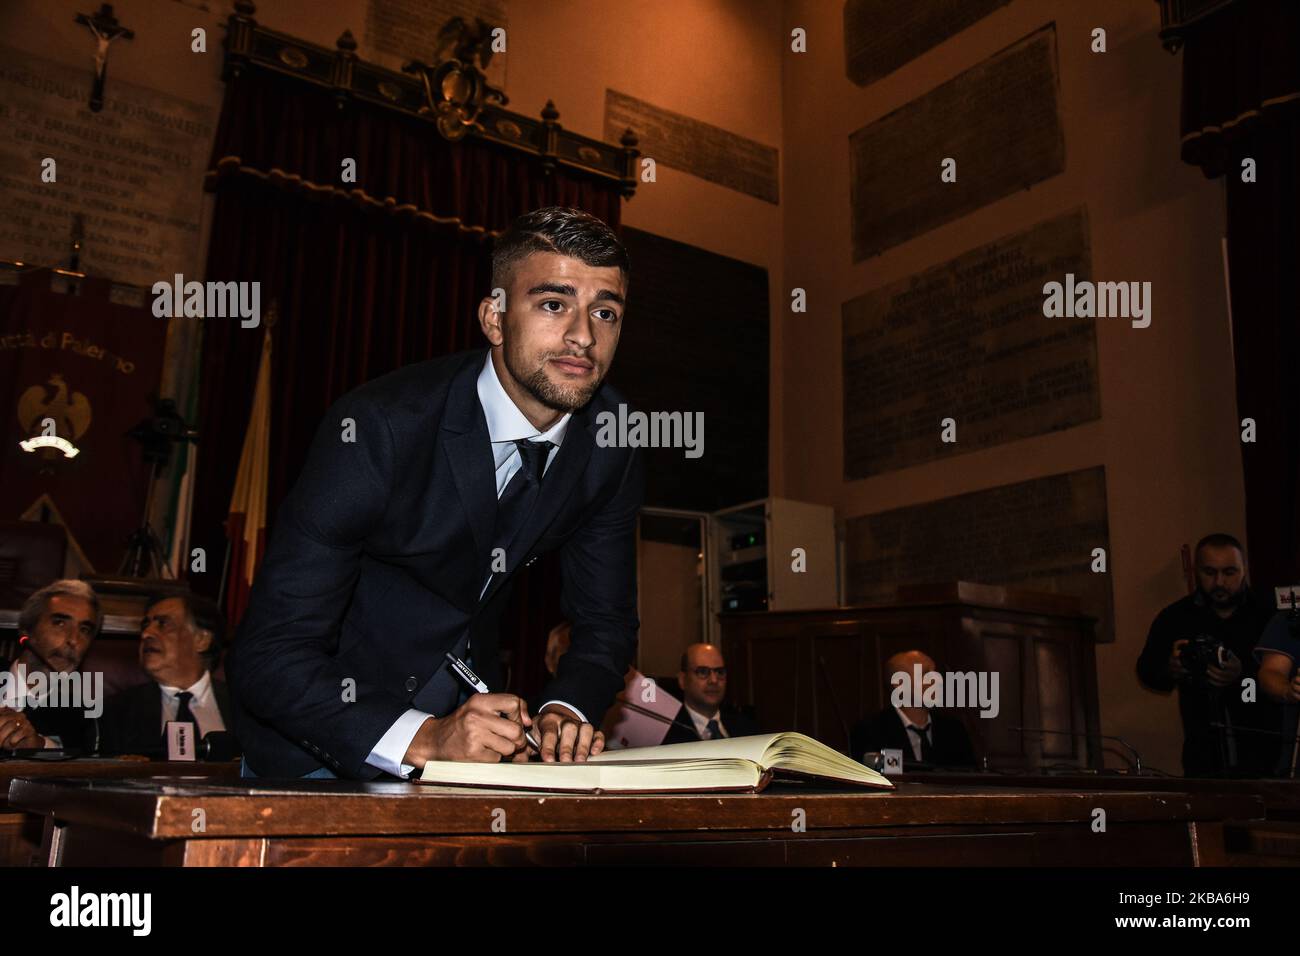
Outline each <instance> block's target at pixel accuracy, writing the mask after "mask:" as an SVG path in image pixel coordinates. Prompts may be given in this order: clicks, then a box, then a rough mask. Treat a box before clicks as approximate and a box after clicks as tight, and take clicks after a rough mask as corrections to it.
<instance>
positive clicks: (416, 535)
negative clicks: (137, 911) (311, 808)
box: [227, 207, 644, 779]
mask: <svg viewBox="0 0 1300 956" xmlns="http://www.w3.org/2000/svg"><path fill="white" fill-rule="evenodd" d="M627 283H628V261H627V253H626V251H625V250H624V249H623V247H622V245H621V244H620V243H619V242H618V240H617V238H616V237H615V236H614V234H613V232H612V231H611V230H610V229H609V227H608V226H606V225H605V224H604V223H603V222H601V221H600V220H598V219H596V218H594V217H592V216H590V215H587V214H586V213H582V212H579V211H577V210H572V209H561V208H554V207H552V208H547V209H541V210H538V211H536V212H534V213H530V214H528V215H526V216H523V217H521V218H520V219H519V220H517V221H516V222H515V223H513V224H512V225H511V227H510V228H509V229H508V230H507V231H506V233H504V234H503V235H502V236H501V237H500V238H499V239H498V240H497V242H496V245H495V247H494V250H493V255H492V285H493V290H494V294H492V295H489V296H486V297H484V299H483V300H482V302H481V303H480V305H479V312H478V318H479V324H480V327H481V328H482V331H483V334H484V335H485V336H486V338H487V340H488V342H489V344H490V347H489V348H487V349H479V350H475V351H471V352H464V353H459V354H455V355H450V356H447V357H445V358H439V359H434V360H432V361H429V362H423V363H420V364H417V365H411V366H407V367H405V368H402V369H399V370H397V371H396V372H393V373H391V374H389V375H385V376H383V377H381V378H379V379H376V380H375V381H372V382H370V383H368V384H366V385H363V386H362V387H360V388H358V389H356V390H354V391H352V392H350V393H349V394H347V395H345V396H343V398H341V399H340V400H339V401H338V402H336V403H335V404H334V406H333V407H332V408H331V409H330V411H329V412H328V413H327V414H326V416H325V419H324V420H323V421H322V423H321V425H320V428H319V430H318V432H317V435H316V438H315V441H314V443H313V445H312V448H311V452H310V454H309V456H308V459H307V462H306V464H305V466H304V467H303V470H302V473H301V475H300V477H299V479H298V483H297V485H296V486H295V487H294V489H293V491H292V493H291V494H290V495H289V496H288V498H287V499H286V500H285V502H284V503H283V505H282V506H281V509H280V513H279V517H278V520H277V525H276V528H275V532H274V535H273V536H272V538H271V543H270V546H269V547H268V549H267V553H266V558H265V561H264V563H263V565H262V567H261V569H260V571H259V573H258V576H257V580H256V582H255V584H254V587H253V591H252V595H251V604H250V606H249V609H248V611H247V613H246V615H245V618H244V620H243V622H242V624H241V626H240V629H239V635H238V638H237V639H236V641H235V643H234V646H233V648H232V651H231V657H230V660H229V662H228V666H227V670H228V673H229V675H230V679H231V688H232V691H233V692H234V698H235V701H234V702H235V710H234V717H235V730H236V733H237V734H238V736H239V739H240V743H241V744H242V745H243V748H244V754H245V761H246V764H245V767H246V770H245V772H246V773H248V774H250V775H276V776H345V777H351V778H358V779H373V778H374V777H376V776H377V775H379V774H380V773H382V772H388V773H391V774H394V775H398V776H407V775H409V774H410V773H411V772H412V771H416V770H417V768H419V767H422V766H423V765H424V763H425V762H426V761H428V760H471V761H487V762H495V761H500V760H526V759H527V758H528V756H529V754H530V751H531V747H530V746H529V745H528V744H527V742H526V740H525V736H524V731H525V728H529V729H531V730H532V732H533V734H534V736H535V739H536V740H537V741H538V743H539V745H540V751H541V757H542V759H543V760H547V761H554V760H557V759H558V760H561V761H573V760H578V761H581V760H585V759H586V758H587V756H588V755H592V754H596V753H599V752H600V751H601V750H602V749H603V748H604V738H603V736H602V735H601V734H600V733H599V732H598V731H597V730H596V729H595V727H594V726H593V724H599V723H600V721H601V717H602V715H603V714H604V711H605V710H606V708H608V706H609V705H610V703H611V702H612V701H613V699H614V695H615V694H616V693H617V692H618V691H619V690H620V689H621V688H622V686H623V674H624V671H625V670H626V669H627V666H628V664H629V662H630V661H631V659H632V656H633V651H634V648H635V645H636V632H637V627H638V620H637V615H636V563H635V552H636V549H635V540H634V536H635V527H636V514H637V510H638V508H639V507H640V505H641V502H642V497H643V488H644V476H643V472H642V467H641V463H640V456H639V455H638V454H637V453H636V451H635V449H633V448H629V447H622V446H621V445H620V443H617V442H616V443H614V444H612V445H610V444H598V443H597V441H596V434H597V431H598V430H599V428H600V425H601V421H602V420H603V419H600V418H599V416H601V415H602V413H609V414H612V415H614V416H617V412H618V406H619V405H620V403H622V402H623V399H622V397H621V396H620V395H619V394H618V393H617V392H615V391H614V390H613V389H611V388H609V387H608V386H602V382H603V380H604V378H605V375H606V373H607V372H608V371H609V368H610V363H611V362H612V361H613V358H614V352H615V349H616V347H617V345H618V339H619V333H620V330H621V327H622V321H623V311H624V303H625V298H626V294H627ZM556 550H558V551H559V552H560V560H561V566H562V572H563V578H564V585H563V594H562V599H561V605H562V608H563V610H564V612H565V616H566V617H567V618H568V619H569V620H570V621H572V622H573V639H572V647H571V649H570V651H569V653H567V654H565V655H564V656H563V657H562V658H561V659H560V662H559V665H558V672H557V674H556V675H555V677H554V678H553V679H552V680H551V681H550V683H549V684H548V685H547V687H546V688H545V692H544V695H543V701H544V703H543V704H542V706H541V708H540V709H539V712H538V715H537V717H536V719H534V718H532V717H531V716H530V715H529V714H528V709H527V706H526V705H525V704H524V702H523V701H522V700H520V699H519V698H517V697H515V696H514V695H512V694H503V693H487V694H475V695H470V694H468V693H467V692H466V691H465V689H464V688H463V687H462V686H461V685H460V684H459V682H458V681H457V679H456V678H455V676H454V675H453V674H452V672H451V671H450V669H449V667H448V666H447V661H446V660H445V655H446V654H447V653H451V654H453V655H455V656H457V657H460V658H461V659H463V660H465V661H466V662H467V663H469V664H470V666H471V667H473V668H474V670H475V671H477V673H478V675H479V676H480V678H481V679H482V680H483V682H484V683H485V684H486V685H487V686H488V688H490V689H492V690H495V689H497V688H499V687H500V672H499V665H498V662H497V644H498V635H497V630H498V622H499V618H500V615H501V611H502V608H503V606H504V604H505V602H506V599H507V597H508V594H509V590H510V586H511V581H512V579H513V576H514V574H515V572H516V571H517V570H518V569H519V568H521V567H523V566H525V565H527V564H528V563H531V562H532V561H533V560H534V559H535V558H536V557H537V556H538V555H540V554H544V553H546V552H549V551H556Z"/></svg>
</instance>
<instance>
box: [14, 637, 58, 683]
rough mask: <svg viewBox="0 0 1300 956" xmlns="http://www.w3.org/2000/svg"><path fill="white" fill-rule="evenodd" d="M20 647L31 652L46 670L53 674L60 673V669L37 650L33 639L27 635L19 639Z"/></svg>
mask: <svg viewBox="0 0 1300 956" xmlns="http://www.w3.org/2000/svg"><path fill="white" fill-rule="evenodd" d="M18 646H19V647H21V648H22V649H23V650H25V651H30V652H31V655H32V657H34V658H36V659H37V660H38V661H40V662H41V663H42V664H44V665H45V669H46V670H47V671H49V672H50V673H51V674H57V673H59V669H58V668H57V667H55V666H54V665H53V664H51V663H50V662H49V661H48V660H46V659H45V655H44V654H42V653H41V652H40V651H38V650H37V649H36V645H35V644H33V643H32V639H31V638H30V637H28V636H27V635H26V634H24V635H23V636H22V637H20V638H18Z"/></svg>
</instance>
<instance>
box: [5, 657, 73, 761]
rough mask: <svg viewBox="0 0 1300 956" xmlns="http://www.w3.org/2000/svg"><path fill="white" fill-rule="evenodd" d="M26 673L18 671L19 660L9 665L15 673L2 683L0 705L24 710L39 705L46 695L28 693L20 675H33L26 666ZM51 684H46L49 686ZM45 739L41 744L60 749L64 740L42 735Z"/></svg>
mask: <svg viewBox="0 0 1300 956" xmlns="http://www.w3.org/2000/svg"><path fill="white" fill-rule="evenodd" d="M23 671H24V673H23V674H21V675H20V674H19V673H18V661H17V660H15V661H14V662H13V663H12V664H10V665H9V673H10V674H11V675H13V676H12V677H11V678H10V679H9V680H8V681H7V682H4V683H0V707H8V708H10V709H12V710H23V709H24V708H27V707H38V706H40V704H41V701H43V700H44V699H45V698H44V697H35V696H32V695H30V694H28V686H27V684H25V683H23V682H22V681H21V680H20V679H19V678H20V677H31V672H30V671H29V670H27V668H26V667H25V666H24V668H23ZM48 686H49V684H46V687H48ZM41 740H43V741H45V742H44V743H43V744H42V745H41V746H42V747H44V748H45V749H46V750H58V749H59V748H60V747H62V746H63V741H62V740H60V739H59V738H58V737H42V738H41Z"/></svg>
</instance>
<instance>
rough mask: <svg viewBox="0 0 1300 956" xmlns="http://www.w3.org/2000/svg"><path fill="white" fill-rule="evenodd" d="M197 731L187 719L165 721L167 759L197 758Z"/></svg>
mask: <svg viewBox="0 0 1300 956" xmlns="http://www.w3.org/2000/svg"><path fill="white" fill-rule="evenodd" d="M197 735H198V734H197V731H196V730H195V729H194V725H193V724H192V723H190V722H189V721H188V720H169V721H167V759H168V760H198V759H199V758H198V753H197V749H198V742H197V741H196V740H195V738H196V737H197Z"/></svg>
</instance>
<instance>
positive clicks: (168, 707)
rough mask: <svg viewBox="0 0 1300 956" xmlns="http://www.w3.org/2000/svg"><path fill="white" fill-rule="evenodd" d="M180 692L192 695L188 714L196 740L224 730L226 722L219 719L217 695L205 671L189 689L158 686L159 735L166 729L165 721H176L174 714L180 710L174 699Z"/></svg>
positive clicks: (208, 672)
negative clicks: (191, 716)
mask: <svg viewBox="0 0 1300 956" xmlns="http://www.w3.org/2000/svg"><path fill="white" fill-rule="evenodd" d="M182 691H189V692H190V694H192V695H193V696H192V697H191V698H190V713H192V714H193V715H194V722H195V723H196V724H197V725H198V726H197V727H195V728H194V736H195V737H196V738H197V739H198V740H202V739H203V735H204V734H210V733H212V732H213V731H215V730H225V729H226V722H225V721H224V720H222V719H221V708H220V707H218V706H217V695H216V694H215V693H213V691H212V674H211V672H210V671H206V670H205V671H204V672H203V676H202V677H200V678H199V679H198V680H196V681H195V682H194V683H193V684H191V685H190V686H189V687H171V686H169V685H167V684H159V685H158V692H159V694H161V695H162V708H161V710H160V711H159V713H160V716H161V720H160V721H159V724H158V731H159V733H161V732H162V731H164V730H166V729H167V721H169V720H175V719H176V712H177V711H178V710H180V709H181V702H180V701H179V700H177V699H176V695H177V694H179V693H181V692H182Z"/></svg>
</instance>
